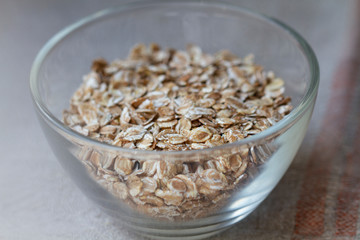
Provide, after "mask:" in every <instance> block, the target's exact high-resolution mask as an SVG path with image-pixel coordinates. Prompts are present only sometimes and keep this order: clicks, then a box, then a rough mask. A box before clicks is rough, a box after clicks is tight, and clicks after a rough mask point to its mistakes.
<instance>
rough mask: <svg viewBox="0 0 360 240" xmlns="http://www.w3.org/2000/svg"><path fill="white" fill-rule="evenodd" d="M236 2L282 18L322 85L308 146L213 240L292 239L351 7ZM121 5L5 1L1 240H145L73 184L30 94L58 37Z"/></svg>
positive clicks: (0, 19)
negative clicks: (46, 49) (315, 64)
mask: <svg viewBox="0 0 360 240" xmlns="http://www.w3.org/2000/svg"><path fill="white" fill-rule="evenodd" d="M233 2H241V4H242V5H243V6H245V7H248V8H250V9H253V10H256V11H260V12H263V13H265V14H267V15H270V16H274V17H276V18H279V19H281V20H283V21H284V22H286V23H288V24H289V25H290V26H292V27H293V28H295V29H296V30H297V31H298V32H300V33H301V34H302V35H303V36H304V37H305V38H306V39H307V40H308V41H309V42H310V45H312V46H313V48H314V50H315V52H316V54H317V55H318V57H319V61H320V66H321V86H320V92H319V97H318V104H317V106H316V110H315V112H314V116H313V120H312V122H311V124H310V131H309V134H308V135H307V137H306V140H307V141H306V142H305V143H304V144H303V146H302V148H301V150H300V152H299V154H298V155H297V157H296V159H295V161H294V163H293V164H292V166H291V167H290V169H289V171H288V172H287V174H286V175H285V177H284V178H283V179H282V181H281V182H280V184H279V185H278V187H277V188H276V189H275V191H274V192H273V193H272V194H271V195H270V196H269V198H268V199H267V200H266V201H265V202H264V203H263V204H262V205H261V206H260V207H259V208H258V209H257V210H256V211H255V212H254V213H253V214H251V215H250V216H249V217H248V218H247V219H245V220H244V221H242V222H241V223H239V224H237V225H236V226H235V227H233V228H232V229H230V230H228V231H227V232H225V233H223V234H222V235H220V236H217V237H215V238H213V239H238V238H239V236H240V235H242V236H244V239H290V236H291V233H292V231H293V229H292V226H293V221H294V214H295V213H294V212H295V211H294V206H295V204H296V201H297V198H296V197H294V196H293V195H292V193H293V192H295V191H296V189H298V188H299V187H300V182H301V180H302V179H301V178H300V177H299V176H301V175H302V174H299V172H301V171H303V168H304V166H305V165H304V164H303V162H304V161H306V157H307V155H308V153H309V149H310V148H311V144H312V142H313V141H312V137H313V136H315V134H316V133H317V129H318V126H319V124H320V121H319V120H320V119H321V116H322V114H323V112H324V109H325V107H326V102H327V98H328V95H329V86H330V83H331V80H332V75H333V73H334V68H335V66H336V64H337V62H338V60H339V57H340V54H341V51H342V50H343V49H344V48H343V45H344V44H345V43H346V39H345V38H344V35H347V31H348V28H347V25H348V21H349V19H348V17H349V15H350V13H351V6H352V2H353V1H350V0H346V1H339V0H317V1H313V0H306V1H296V0H261V1H260V0H256V1H252V0H246V1H235V0H234V1H233ZM117 3H119V1H116V0H113V1H111V0H106V1H95V0H90V1H85V0H82V1H69V0H68V1H55V0H52V1H46V0H29V1H20V0H15V1H11V0H5V1H4V0H0V72H1V78H0V81H1V87H0V99H1V101H0V112H1V118H0V123H1V124H0V128H1V134H0V152H1V156H2V158H1V167H0V239H1V240H2V239H6V240H7V239H10V240H13V239H39V240H41V239H141V238H139V237H137V236H134V235H132V234H129V233H128V232H127V231H126V230H124V229H122V228H121V227H119V226H115V225H113V224H112V222H111V219H110V218H108V217H107V216H106V215H105V214H103V213H102V212H101V211H100V210H99V209H98V208H97V207H96V206H95V205H93V204H92V203H91V202H90V201H89V200H87V199H86V198H85V197H84V196H83V195H82V193H81V192H80V191H79V190H78V189H77V188H76V186H75V185H74V184H73V183H72V182H71V181H70V179H69V178H68V176H67V174H66V173H65V172H64V171H63V170H62V168H61V167H60V165H59V164H58V163H57V161H56V159H55V157H54V155H53V154H52V152H51V150H50V148H49V146H48V145H47V143H46V140H45V138H44V136H43V134H42V133H41V130H40V127H39V125H38V123H37V119H36V117H35V114H34V110H33V107H32V103H31V98H30V94H29V89H28V80H29V72H30V68H31V63H32V61H33V59H34V57H35V55H36V53H37V52H38V50H39V49H40V48H41V46H42V45H43V44H44V43H45V42H46V41H47V40H48V39H49V38H50V37H51V36H52V35H53V34H55V33H56V32H58V31H59V30H60V29H62V28H63V27H65V26H67V25H68V24H70V23H72V22H74V21H75V20H78V19H80V18H81V17H84V16H86V15H88V14H90V13H93V12H95V11H97V10H100V9H103V8H107V7H111V6H114V5H116V4H117ZM290 226H291V227H290ZM290 228H291V229H290Z"/></svg>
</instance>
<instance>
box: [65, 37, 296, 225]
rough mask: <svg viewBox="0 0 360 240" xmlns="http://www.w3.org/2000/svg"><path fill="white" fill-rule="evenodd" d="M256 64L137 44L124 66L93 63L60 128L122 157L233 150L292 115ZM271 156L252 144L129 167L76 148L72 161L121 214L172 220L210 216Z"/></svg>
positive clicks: (277, 84) (280, 87)
mask: <svg viewBox="0 0 360 240" xmlns="http://www.w3.org/2000/svg"><path fill="white" fill-rule="evenodd" d="M253 59H254V56H252V55H249V56H247V57H245V58H243V59H240V58H238V57H237V56H236V55H234V54H232V53H231V52H229V51H225V50H223V51H220V52H218V53H216V54H214V55H209V54H205V53H203V52H202V50H201V49H200V48H199V47H197V46H194V45H189V46H188V48H187V49H186V51H179V50H175V49H168V50H162V49H161V48H160V47H159V46H158V45H156V44H150V46H149V47H146V46H145V45H143V44H139V45H136V46H135V47H134V48H133V49H131V51H130V53H129V56H128V58H127V59H125V60H115V61H113V62H111V63H108V62H106V61H105V60H104V59H96V60H95V61H94V62H93V65H92V68H91V72H90V73H89V74H87V75H86V76H84V78H83V84H82V85H81V86H80V88H79V89H78V90H77V91H76V92H75V93H74V95H73V97H72V98H71V101H70V107H69V109H68V110H65V111H64V112H63V122H64V123H65V124H66V125H68V126H69V127H70V128H72V129H73V130H74V131H77V132H79V133H80V134H83V135H85V136H88V137H91V138H94V139H96V140H99V141H102V142H105V143H107V144H112V145H116V146H119V147H123V148H133V149H143V150H152V151H185V150H196V149H205V148H211V147H216V146H220V145H223V144H226V143H233V142H236V141H238V140H241V139H244V138H246V137H249V136H251V135H254V134H257V133H259V132H261V131H263V130H265V129H267V128H269V127H271V126H272V125H274V124H275V123H276V122H278V121H279V120H281V119H282V118H283V117H284V116H286V115H287V114H288V113H289V112H290V111H291V110H292V106H291V104H290V101H291V99H290V98H289V97H284V96H283V93H284V91H285V82H284V80H282V79H281V78H278V77H276V76H275V74H274V73H273V72H271V71H269V72H265V71H264V70H263V68H262V66H260V65H256V64H255V63H254V60H253ZM275 150H276V148H274V147H271V146H270V145H268V144H264V145H257V146H254V145H249V146H242V147H241V148H239V149H238V151H237V152H236V153H231V154H230V153H229V154H223V155H221V156H218V155H216V154H215V155H214V156H210V157H209V158H208V159H199V160H198V161H196V160H187V159H184V160H183V161H174V160H167V159H163V160H140V159H137V158H136V155H134V158H131V159H130V158H126V157H123V156H120V155H116V154H114V153H105V152H101V151H96V150H93V149H89V147H86V146H83V147H82V148H81V150H80V152H79V153H78V158H79V159H80V160H81V161H82V162H83V163H84V165H85V166H86V169H88V171H89V172H90V173H91V174H92V175H93V176H94V178H95V179H96V180H97V181H98V183H99V184H101V185H102V186H103V187H105V188H107V189H108V190H109V191H110V192H112V194H113V195H114V196H116V197H117V198H118V199H119V200H120V201H122V202H124V203H126V204H128V206H130V207H132V208H134V209H136V210H137V211H139V212H142V213H144V214H147V215H150V216H152V217H156V218H159V219H170V220H178V219H188V218H200V217H204V216H207V215H208V214H211V213H213V212H214V211H217V210H218V209H219V208H221V206H223V205H224V204H226V202H227V201H228V200H229V198H230V197H231V193H232V192H233V191H235V190H236V189H238V188H241V186H243V184H245V183H246V181H248V180H250V179H251V178H253V177H254V176H256V173H257V171H259V170H258V169H259V168H260V166H261V164H263V163H264V162H265V161H266V160H267V159H268V158H269V157H270V156H271V155H272V153H273V152H274V151H275Z"/></svg>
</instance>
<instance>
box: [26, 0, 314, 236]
mask: <svg viewBox="0 0 360 240" xmlns="http://www.w3.org/2000/svg"><path fill="white" fill-rule="evenodd" d="M151 42H155V43H159V44H160V45H161V46H163V47H173V48H178V49H183V48H185V46H186V44H188V43H193V44H196V45H198V46H200V47H201V48H202V49H203V50H204V51H205V52H208V53H214V52H216V51H218V50H221V49H229V50H230V51H232V52H233V53H235V54H237V55H238V56H245V55H247V54H249V53H253V54H254V55H255V62H256V63H258V64H260V65H263V66H265V69H266V70H273V71H274V72H275V73H276V75H277V76H280V77H282V78H283V79H284V80H285V82H286V92H285V95H286V96H291V98H292V101H293V102H292V103H293V105H294V109H293V111H292V112H291V113H290V114H289V115H288V116H286V117H285V118H284V119H283V120H281V121H280V122H278V123H276V124H275V125H274V126H273V127H270V128H269V129H267V130H265V131H263V132H261V133H259V134H256V135H254V136H251V137H249V138H246V139H243V140H241V141H238V142H234V143H231V144H226V145H223V146H219V147H214V148H210V149H204V150H193V151H182V152H181V151H177V152H176V151H175V152H156V151H145V150H133V149H124V148H120V147H116V146H110V145H107V144H104V143H101V142H98V141H95V140H93V139H90V138H88V137H85V136H82V135H80V134H78V133H77V132H75V131H73V130H71V129H70V128H69V127H67V126H65V125H64V124H63V123H62V121H61V118H62V116H61V115H62V111H63V110H64V109H67V108H68V106H69V99H70V98H71V96H72V94H73V93H74V91H75V90H76V89H77V88H78V86H79V85H80V82H81V79H82V76H83V75H84V74H85V73H87V72H88V71H89V66H90V64H91V62H92V60H93V59H95V58H98V57H104V58H106V59H107V60H109V61H111V60H113V59H115V58H125V57H126V56H127V53H128V51H129V49H130V48H131V47H132V46H133V45H134V44H136V43H146V44H148V43H151ZM318 84H319V67H318V62H317V60H316V57H315V55H314V53H313V51H312V50H311V48H310V47H309V45H308V44H307V43H306V41H305V40H304V39H303V38H302V37H301V36H300V35H299V34H297V33H296V32H294V30H292V29H291V28H289V27H288V26H286V25H285V24H283V23H281V22H279V21H277V20H274V19H272V18H268V17H265V16H262V15H260V14H256V13H253V12H249V11H248V10H244V9H241V8H240V7H238V6H235V5H230V4H225V3H222V2H221V1H218V2H216V1H180V0H179V1H144V2H136V3H130V4H124V5H121V6H120V7H117V8H113V9H108V10H103V11H100V12H98V13H95V14H93V15H91V16H89V17H86V18H84V19H82V20H80V21H78V22H76V23H74V24H73V25H71V26H69V27H67V28H65V29H64V30H62V31H61V32H59V33H58V34H56V35H55V36H54V37H53V38H52V39H50V40H49V42H48V43H47V44H46V45H45V46H44V47H43V48H42V50H41V51H40V53H39V54H38V56H37V57H36V60H35V62H34V65H33V68H32V71H31V79H30V86H31V92H32V96H33V100H34V103H35V104H34V105H35V108H36V111H37V113H38V116H39V121H40V123H41V127H42V129H43V131H44V133H45V135H46V137H47V139H48V142H49V144H50V146H51V147H52V149H53V151H54V153H55V154H56V156H57V158H58V159H59V161H60V163H61V164H62V166H63V167H64V169H65V170H66V171H67V172H68V173H69V174H70V176H71V178H72V179H73V180H74V181H75V183H76V184H77V185H78V186H79V188H80V189H81V190H82V191H83V192H84V193H85V194H86V196H88V197H89V198H90V199H91V200H93V201H94V202H96V203H98V204H99V206H101V208H102V209H104V211H106V212H107V213H109V214H111V215H112V216H114V219H115V220H121V221H122V223H123V224H126V225H127V226H129V227H130V228H132V229H133V230H134V231H135V232H136V233H140V234H143V235H147V236H152V237H156V238H162V239H171V238H174V239H200V238H205V237H208V236H210V235H213V234H216V233H218V232H220V231H223V230H225V229H226V228H229V227H230V226H232V225H233V224H235V223H236V222H238V221H240V220H241V219H243V218H245V217H246V216H247V215H248V214H250V213H251V212H252V211H253V210H254V209H255V208H256V207H257V206H258V205H259V204H260V203H261V202H262V201H263V200H264V199H265V198H266V196H267V195H268V194H269V193H270V192H271V191H272V189H273V188H274V187H275V186H276V184H277V183H278V182H279V180H280V179H281V177H282V176H283V175H284V173H285V171H286V170H287V169H288V167H289V165H290V163H291V162H292V160H293V158H294V156H295V154H296V152H297V150H298V149H299V146H300V144H301V142H302V140H303V138H304V135H305V132H306V129H307V125H308V123H309V119H310V117H311V114H312V110H313V107H314V104H315V99H316V95H317V90H318ZM94 152H95V153H96V155H97V158H98V161H100V165H101V164H103V161H104V159H107V158H109V157H114V156H120V157H122V158H127V159H131V160H132V161H138V162H139V163H140V164H138V166H137V167H138V168H141V167H142V166H143V164H144V163H145V162H151V161H155V163H156V164H159V163H160V162H162V164H163V163H166V164H170V165H171V164H175V163H176V164H179V163H180V164H182V163H186V164H190V165H191V164H195V165H196V164H198V163H199V162H201V163H204V162H206V161H209V160H215V161H218V160H219V159H220V158H222V159H230V158H232V157H235V158H236V157H237V156H241V158H242V159H243V161H247V162H248V164H249V165H250V166H252V167H248V168H247V170H246V172H245V175H244V176H247V178H246V179H245V180H244V181H242V182H241V184H240V186H238V187H236V188H234V189H232V190H229V191H228V192H226V197H220V200H219V201H218V200H216V199H207V201H208V202H206V204H203V205H201V204H202V203H200V206H197V207H196V206H195V202H194V204H193V205H190V206H188V208H189V209H190V210H189V209H186V208H185V209H184V208H182V209H177V210H176V209H175V210H174V211H175V212H177V213H178V215H176V214H175V215H176V216H175V215H174V212H171V211H168V209H166V208H165V210H164V213H161V214H160V215H161V217H156V216H152V215H151V214H150V215H149V212H150V211H158V212H159V211H160V210H159V209H158V208H157V207H155V206H147V207H146V208H144V207H142V206H141V204H140V205H136V204H135V205H134V203H131V202H129V201H125V200H120V199H119V198H117V197H114V195H112V194H111V193H110V191H108V189H111V186H109V182H108V181H110V182H111V180H105V178H106V176H107V177H108V178H109V179H111V177H114V176H110V177H109V176H108V175H106V171H105V173H104V172H103V173H102V174H103V175H102V176H103V177H104V178H103V179H101V178H99V177H96V176H95V177H94V172H95V175H96V172H98V171H99V169H93V168H94V166H93V165H91V164H90V165H89V164H88V163H89V161H93V158H94V156H92V155H93V154H94ZM153 163H154V162H153ZM100 170H101V169H100ZM100 175H101V174H100ZM115 177H116V176H115ZM110 185H111V184H110ZM224 196H225V195H224ZM144 209H146V210H144ZM188 210H189V211H188ZM167 211H168V212H167ZM181 211H183V212H181ZM160 215H159V216H160ZM167 215H169V219H166V218H167V217H166V216H167ZM170 215H171V216H170ZM164 219H165V220H164Z"/></svg>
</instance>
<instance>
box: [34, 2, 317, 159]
mask: <svg viewBox="0 0 360 240" xmlns="http://www.w3.org/2000/svg"><path fill="white" fill-rule="evenodd" d="M157 4H168V5H170V4H180V5H181V4H185V5H186V4H197V5H198V6H201V5H204V6H205V5H206V6H212V7H214V8H222V9H231V10H232V11H234V10H235V11H238V12H241V13H243V14H248V15H250V16H252V17H256V18H258V19H260V20H263V21H266V22H267V23H270V24H272V25H274V26H277V27H279V28H281V29H282V30H283V31H285V32H287V33H288V34H289V35H290V36H291V37H292V38H293V40H295V41H296V43H297V45H298V47H299V48H300V50H301V51H302V53H303V54H304V56H305V58H306V60H307V63H308V65H309V69H310V84H309V86H308V88H307V89H306V94H305V95H304V96H303V98H302V99H301V100H300V102H299V104H298V106H296V107H295V108H294V109H293V110H292V111H291V112H290V113H289V114H288V115H287V116H286V117H285V118H283V119H282V120H280V121H279V122H277V123H276V124H275V125H273V126H271V127H269V128H268V129H266V130H264V131H262V132H260V133H257V134H255V135H252V136H250V137H247V138H244V139H241V140H238V141H235V142H233V143H227V144H223V145H220V146H216V147H211V148H205V149H199V150H186V151H153V150H142V149H130V148H123V147H119V146H115V145H110V144H107V143H104V142H100V141H98V140H95V139H92V138H90V137H87V136H84V135H82V134H80V133H78V132H76V131H74V130H72V129H71V128H70V127H68V126H66V125H65V124H64V123H63V122H62V121H61V120H60V119H58V118H57V117H55V116H54V115H53V114H52V113H51V112H50V111H49V109H48V108H47V107H46V104H45V103H44V102H43V101H42V100H41V97H40V94H39V89H38V84H37V83H38V81H37V80H38V74H39V70H40V68H41V66H42V63H43V62H44V60H45V59H46V57H47V55H48V54H49V53H50V52H51V50H52V49H53V48H54V47H55V46H56V45H57V44H58V43H60V42H61V41H62V40H63V39H64V38H66V37H67V36H68V35H69V34H71V33H72V32H74V31H76V30H77V29H79V28H81V27H83V26H85V25H87V24H89V23H91V22H93V21H96V20H99V19H101V18H103V17H106V16H109V15H111V14H119V13H122V12H126V11H129V10H134V9H136V8H140V7H152V6H154V5H157ZM319 77H320V72H319V63H318V60H317V58H316V55H315V53H314V51H313V50H312V48H311V47H310V45H309V44H308V43H307V41H306V40H305V39H304V38H303V37H302V36H301V35H300V34H299V33H297V32H296V31H295V30H293V29H292V28H291V27H289V26H288V25H286V24H285V23H283V22H281V21H279V20H277V19H275V18H272V17H268V16H266V15H264V14H261V13H257V12H254V11H252V10H248V9H246V8H243V7H241V6H239V5H237V4H233V3H228V2H226V1H221V0H207V1H206V2H205V1H203V0H172V1H168V0H153V1H147V0H141V1H136V2H131V3H123V4H120V5H119V6H117V7H115V8H108V9H104V10H101V11H98V12H95V13H93V14H91V15H89V16H87V17H84V18H82V19H80V20H78V21H76V22H75V23H73V24H71V25H69V26H67V27H65V28H63V29H62V30H61V31H59V32H58V33H56V34H55V35H54V36H53V37H51V38H50V39H49V40H48V41H47V42H46V44H45V45H44V46H43V47H42V48H41V50H40V51H39V52H38V54H37V56H36V58H35V60H34V62H33V65H32V68H31V72H30V91H31V96H32V99H33V102H34V105H35V108H36V109H37V111H38V112H39V113H40V115H41V117H42V118H43V119H44V120H45V121H46V122H47V123H48V124H49V125H50V126H51V127H52V128H53V129H55V130H56V131H58V132H61V133H65V134H68V135H69V136H71V137H73V138H75V139H79V140H81V141H82V142H87V143H89V144H91V145H93V146H96V147H99V148H103V149H107V150H111V151H115V152H118V153H124V154H132V155H141V154H144V155H147V156H149V157H151V156H157V157H164V156H169V157H172V156H176V155H181V156H182V157H183V156H189V155H193V154H211V153H212V152H213V151H220V150H221V151H223V150H228V149H232V148H235V147H239V146H243V145H248V144H251V143H253V142H259V141H261V140H263V139H267V138H269V137H271V136H274V135H275V134H277V133H279V132H281V131H284V130H286V129H288V127H290V126H291V125H293V124H294V123H295V122H296V121H297V120H298V119H299V118H300V117H301V116H302V115H303V114H304V113H305V112H306V110H307V109H308V107H309V106H310V105H311V103H312V101H313V100H315V98H316V96H317V90H318V87H319Z"/></svg>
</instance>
